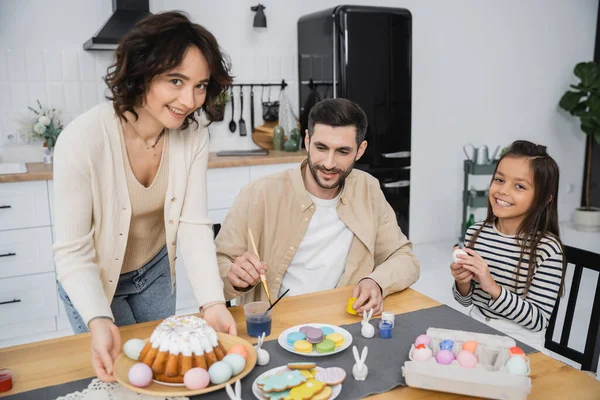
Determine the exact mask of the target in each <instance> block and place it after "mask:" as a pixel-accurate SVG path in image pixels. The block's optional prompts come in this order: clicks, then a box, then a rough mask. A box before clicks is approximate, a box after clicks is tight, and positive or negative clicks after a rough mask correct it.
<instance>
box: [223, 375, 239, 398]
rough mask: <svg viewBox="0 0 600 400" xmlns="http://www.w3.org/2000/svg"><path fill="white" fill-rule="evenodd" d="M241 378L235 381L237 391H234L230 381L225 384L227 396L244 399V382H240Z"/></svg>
mask: <svg viewBox="0 0 600 400" xmlns="http://www.w3.org/2000/svg"><path fill="white" fill-rule="evenodd" d="M240 382H241V379H238V380H237V381H236V382H235V393H234V392H233V388H232V387H231V385H230V384H229V383H228V384H227V386H225V391H226V392H227V396H229V399H230V400H242V384H241V383H240Z"/></svg>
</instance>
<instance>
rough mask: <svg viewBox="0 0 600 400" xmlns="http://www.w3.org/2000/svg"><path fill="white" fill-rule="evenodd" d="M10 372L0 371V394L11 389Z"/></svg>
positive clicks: (6, 369) (6, 370) (5, 369)
mask: <svg viewBox="0 0 600 400" xmlns="http://www.w3.org/2000/svg"><path fill="white" fill-rule="evenodd" d="M12 386H13V385H12V372H11V370H10V369H8V368H3V369H0V392H8V391H9V390H10V389H12Z"/></svg>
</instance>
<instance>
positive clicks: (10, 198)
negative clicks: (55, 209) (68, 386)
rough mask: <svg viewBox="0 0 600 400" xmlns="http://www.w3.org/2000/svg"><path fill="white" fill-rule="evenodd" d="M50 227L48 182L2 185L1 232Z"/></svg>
mask: <svg viewBox="0 0 600 400" xmlns="http://www.w3.org/2000/svg"><path fill="white" fill-rule="evenodd" d="M49 225H50V210H49V206H48V190H47V188H46V181H31V182H11V183H0V230H8V229H19V228H33V227H37V226H49Z"/></svg>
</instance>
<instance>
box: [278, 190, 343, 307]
mask: <svg viewBox="0 0 600 400" xmlns="http://www.w3.org/2000/svg"><path fill="white" fill-rule="evenodd" d="M309 196H310V197H311V198H312V200H313V202H314V203H315V213H314V214H313V216H312V218H311V220H310V223H309V225H308V229H307V231H306V234H305V235H304V239H302V243H300V246H298V249H297V250H296V254H295V255H294V258H293V259H292V262H291V263H290V265H289V266H288V269H287V271H286V273H285V274H284V275H283V280H282V281H281V288H280V289H279V295H281V294H282V293H283V292H285V291H286V290H287V289H290V292H289V293H288V295H289V296H296V295H299V294H304V293H312V292H317V291H321V290H328V289H333V288H335V287H336V285H337V283H338V281H339V280H340V277H341V276H342V274H343V273H344V269H345V267H346V260H347V258H348V252H349V251H350V245H351V244H352V238H353V236H354V233H353V232H352V231H351V230H350V229H348V227H347V226H346V225H345V224H344V223H343V222H342V220H341V219H340V217H339V216H338V214H337V205H338V202H339V199H340V196H339V195H338V196H337V197H336V198H334V199H331V200H323V199H319V198H316V197H315V196H312V195H310V194H309Z"/></svg>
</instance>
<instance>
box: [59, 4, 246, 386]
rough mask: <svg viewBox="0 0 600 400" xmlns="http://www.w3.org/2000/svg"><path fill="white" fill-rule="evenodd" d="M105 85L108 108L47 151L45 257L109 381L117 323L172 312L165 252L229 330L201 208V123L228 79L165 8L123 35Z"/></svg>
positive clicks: (207, 42) (208, 314)
mask: <svg viewBox="0 0 600 400" xmlns="http://www.w3.org/2000/svg"><path fill="white" fill-rule="evenodd" d="M105 81H106V84H107V85H108V88H109V90H110V92H111V96H110V97H109V98H110V99H111V100H112V102H108V103H104V104H100V105H98V106H96V107H94V108H92V109H91V110H89V111H87V112H85V113H84V114H82V115H81V116H79V117H78V118H76V119H75V120H74V121H73V122H72V123H71V124H69V126H68V127H67V128H66V129H65V130H64V131H63V133H62V134H61V136H60V139H59V140H58V143H57V145H56V151H55V155H56V162H55V164H54V193H55V203H54V204H55V215H56V238H55V239H56V241H55V245H54V253H55V263H56V271H57V277H58V280H59V293H60V297H61V299H62V300H63V302H64V304H65V309H66V311H67V316H68V318H69V322H70V323H71V326H72V328H73V330H74V331H75V332H76V333H81V332H86V331H87V330H88V329H89V330H90V331H91V334H92V348H91V350H92V364H93V366H94V368H95V371H96V374H97V375H98V377H99V378H100V379H102V380H106V381H112V380H114V377H113V372H112V371H113V360H114V359H115V358H116V356H117V355H118V354H119V353H120V350H121V349H120V336H119V330H118V329H117V326H122V325H128V324H134V323H138V322H145V321H150V320H157V319H164V318H166V317H169V316H171V315H173V314H174V313H175V285H174V281H175V279H174V278H175V276H174V271H175V258H176V257H175V255H176V254H177V252H179V253H180V255H181V258H182V260H183V263H184V265H185V266H186V268H187V270H188V276H189V277H190V280H191V283H192V287H193V289H194V293H195V296H196V299H197V301H198V304H200V305H201V306H202V310H203V311H204V319H205V320H206V321H207V322H208V323H209V324H211V325H213V327H214V328H216V329H217V330H220V331H225V332H229V333H232V334H235V333H236V329H235V322H234V320H233V317H232V316H231V314H230V313H229V311H227V309H226V308H225V301H224V296H223V282H222V280H221V278H220V277H219V271H218V266H217V260H216V254H215V247H214V242H213V231H212V227H211V224H210V220H209V219H208V212H207V204H206V198H207V196H206V169H207V164H208V132H207V129H206V126H207V125H208V123H209V121H210V120H211V119H212V118H214V117H215V111H214V110H215V104H216V101H217V97H218V96H219V94H220V93H222V92H223V91H226V90H227V88H228V86H229V85H230V84H231V81H232V78H231V76H230V75H229V62H228V61H227V58H226V56H225V55H224V54H223V53H222V52H221V50H220V49H219V45H218V43H217V41H216V39H215V37H214V36H213V35H212V34H211V33H210V32H208V31H207V30H206V29H204V28H203V27H202V26H200V25H197V24H194V23H192V22H191V21H190V20H189V19H188V18H187V17H186V16H185V15H184V14H181V13H179V12H167V13H162V14H156V15H151V16H149V17H147V18H145V19H143V20H142V21H140V22H139V23H138V24H137V25H136V26H135V27H134V28H133V29H132V31H131V32H130V33H129V34H127V35H126V36H125V37H124V38H123V40H122V41H121V43H120V44H119V47H118V49H117V51H116V53H115V63H114V64H113V65H112V66H111V67H109V69H108V75H107V76H106V78H105ZM199 111H201V112H199Z"/></svg>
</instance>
